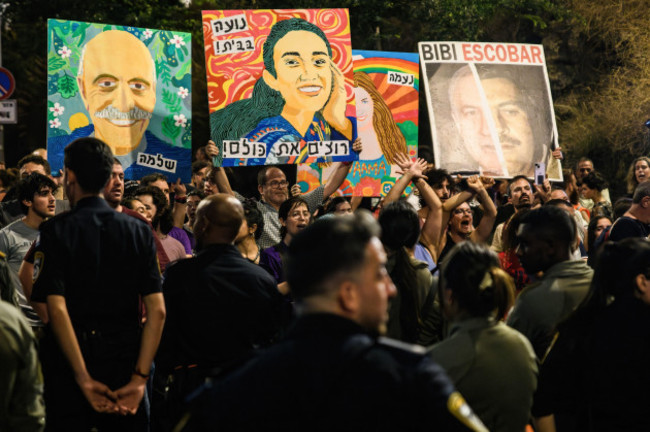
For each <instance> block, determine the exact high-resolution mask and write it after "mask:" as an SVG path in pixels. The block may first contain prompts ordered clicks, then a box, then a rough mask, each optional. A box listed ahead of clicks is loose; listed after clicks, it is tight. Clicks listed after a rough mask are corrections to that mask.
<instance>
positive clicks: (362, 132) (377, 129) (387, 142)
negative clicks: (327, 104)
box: [349, 72, 407, 196]
mask: <svg viewBox="0 0 650 432" xmlns="http://www.w3.org/2000/svg"><path fill="white" fill-rule="evenodd" d="M354 94H355V99H356V106H357V130H358V135H359V138H360V139H361V142H362V143H363V150H362V151H361V153H360V154H359V160H358V161H356V162H354V165H353V167H352V169H351V170H350V176H351V178H350V176H349V178H350V181H351V182H352V183H353V184H355V185H357V186H356V187H355V189H356V188H358V189H359V190H358V191H356V190H355V193H354V194H355V195H368V194H370V195H374V196H378V195H379V194H380V190H379V187H380V183H381V182H380V181H379V180H378V179H380V178H382V177H386V176H390V175H391V165H392V164H394V163H395V155H396V154H398V153H407V146H406V139H405V138H404V135H403V134H402V131H401V130H400V128H399V127H398V126H397V123H396V122H395V119H394V118H393V115H392V113H391V111H390V108H389V107H388V105H387V104H386V102H385V101H384V98H383V97H382V95H381V94H380V93H379V91H378V90H377V87H376V86H375V84H374V83H373V81H372V79H371V78H370V76H369V75H368V74H367V73H365V72H355V73H354ZM375 179H377V180H375Z"/></svg>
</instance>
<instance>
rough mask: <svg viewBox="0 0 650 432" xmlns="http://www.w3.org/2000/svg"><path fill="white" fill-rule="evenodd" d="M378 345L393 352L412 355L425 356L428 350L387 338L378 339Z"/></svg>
mask: <svg viewBox="0 0 650 432" xmlns="http://www.w3.org/2000/svg"><path fill="white" fill-rule="evenodd" d="M377 345H379V346H382V347H386V348H389V349H392V350H396V351H403V352H408V353H411V354H420V355H424V354H426V351H427V350H426V348H424V347H423V346H420V345H416V344H410V343H406V342H402V341H399V340H396V339H391V338H387V337H379V338H377Z"/></svg>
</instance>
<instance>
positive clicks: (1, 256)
mask: <svg viewBox="0 0 650 432" xmlns="http://www.w3.org/2000/svg"><path fill="white" fill-rule="evenodd" d="M0 258H2V259H6V258H7V255H5V253H4V252H2V251H0Z"/></svg>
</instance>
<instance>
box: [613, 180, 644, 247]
mask: <svg viewBox="0 0 650 432" xmlns="http://www.w3.org/2000/svg"><path fill="white" fill-rule="evenodd" d="M648 235H650V180H646V181H644V182H643V183H640V184H639V185H638V186H637V187H636V189H635V190H634V195H633V196H632V206H631V207H630V209H629V210H628V211H626V212H625V214H624V215H623V216H622V217H620V218H618V219H617V220H616V221H615V222H614V225H612V227H611V228H610V231H609V240H611V241H619V240H623V239H624V238H628V237H641V238H648Z"/></svg>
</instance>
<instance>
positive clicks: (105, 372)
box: [32, 138, 165, 431]
mask: <svg viewBox="0 0 650 432" xmlns="http://www.w3.org/2000/svg"><path fill="white" fill-rule="evenodd" d="M64 155H65V156H64V170H65V171H64V184H65V188H66V193H67V196H68V197H69V199H70V202H71V203H72V204H73V210H72V211H70V212H68V213H65V214H62V215H60V216H58V217H55V218H52V219H51V220H49V221H46V222H45V223H43V224H42V225H41V234H40V238H39V240H38V243H37V246H36V252H35V258H34V290H33V294H32V300H33V301H38V302H46V303H47V310H48V315H49V319H50V322H49V326H48V328H47V330H46V334H45V336H44V338H43V339H42V345H41V361H42V363H43V375H44V377H45V402H46V407H47V408H46V409H47V421H48V425H49V426H48V427H50V428H51V430H92V429H98V430H120V431H132V430H138V431H145V430H147V418H146V415H145V413H144V409H139V406H140V403H141V401H142V398H143V395H144V392H145V384H146V382H147V379H148V378H149V371H150V368H151V364H152V361H153V357H154V354H155V352H156V349H157V347H158V342H159V341H160V335H161V333H162V327H163V322H164V317H165V306H164V300H163V297H162V293H161V292H160V273H159V270H158V265H157V263H156V255H155V247H154V241H153V237H152V234H151V230H150V229H149V228H148V227H147V226H146V225H145V224H142V223H140V222H138V221H136V220H135V219H134V218H131V217H128V216H126V215H123V214H121V213H118V212H116V211H114V210H113V209H112V208H110V207H109V206H108V205H107V204H106V201H104V200H103V199H102V198H101V196H100V192H101V191H102V189H103V188H104V186H105V185H106V182H107V181H108V180H109V177H110V176H111V172H112V167H113V154H112V153H111V150H110V148H109V147H108V146H107V145H106V144H105V143H103V142H102V141H100V140H98V139H96V138H80V139H77V140H75V141H73V142H72V143H70V144H69V145H68V146H67V147H66V148H65V153H64ZM140 299H142V302H143V303H144V306H145V309H146V314H147V320H146V323H145V324H144V327H141V325H140V324H141V321H142V320H141V316H140ZM118 413H119V414H122V415H121V416H120V415H115V414H118Z"/></svg>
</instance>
